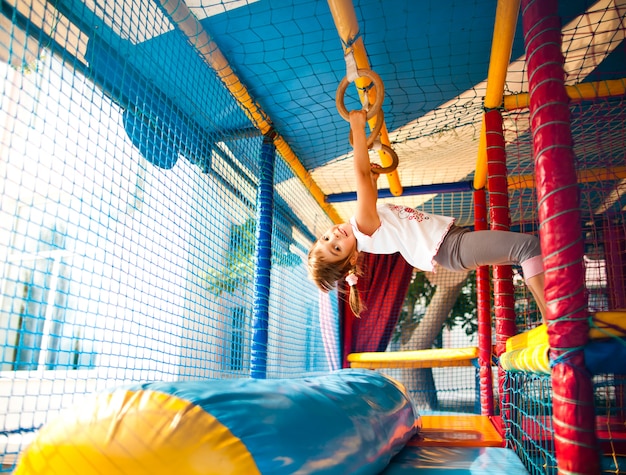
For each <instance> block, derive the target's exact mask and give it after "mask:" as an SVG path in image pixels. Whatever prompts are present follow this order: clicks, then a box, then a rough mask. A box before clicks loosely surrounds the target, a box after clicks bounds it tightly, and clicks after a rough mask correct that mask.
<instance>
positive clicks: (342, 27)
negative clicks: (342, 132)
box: [328, 0, 402, 196]
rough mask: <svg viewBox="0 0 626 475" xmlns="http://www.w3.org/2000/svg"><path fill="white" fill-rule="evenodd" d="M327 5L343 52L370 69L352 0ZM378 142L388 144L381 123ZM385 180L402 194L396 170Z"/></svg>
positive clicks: (383, 158)
mask: <svg viewBox="0 0 626 475" xmlns="http://www.w3.org/2000/svg"><path fill="white" fill-rule="evenodd" d="M328 6H329V7H330V12H331V13H332V15H333V19H334V20H335V26H336V27H337V32H338V33H339V38H340V39H341V41H342V43H343V45H344V54H346V53H349V52H352V53H353V54H354V60H355V62H356V66H357V68H358V69H370V64H369V59H368V58H367V52H366V51H365V46H364V44H363V38H361V37H360V36H357V35H358V34H359V24H358V22H357V19H356V13H355V11H354V5H353V4H352V0H328ZM366 81H367V79H365V78H357V79H356V81H355V83H356V86H357V87H359V88H362V87H364V85H367V84H363V82H366ZM368 94H369V95H370V96H369V99H370V104H371V103H373V102H374V100H375V95H376V94H375V92H374V91H372V90H370V91H368ZM375 120H376V119H375V118H373V119H371V120H370V121H369V124H370V127H373V124H374V123H375ZM380 142H381V143H382V144H385V145H390V143H389V134H388V132H387V126H386V125H385V124H384V123H383V126H382V129H381V131H380ZM379 154H380V159H381V162H382V166H383V167H387V166H389V165H391V162H392V160H391V157H388V156H387V154H385V153H384V152H379ZM387 180H388V181H389V191H390V192H391V194H392V195H394V196H400V195H401V194H402V185H401V184H400V176H399V175H398V171H397V170H396V171H393V172H391V173H388V174H387Z"/></svg>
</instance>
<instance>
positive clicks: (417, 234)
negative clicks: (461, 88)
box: [308, 110, 546, 321]
mask: <svg viewBox="0 0 626 475" xmlns="http://www.w3.org/2000/svg"><path fill="white" fill-rule="evenodd" d="M365 122H366V112H365V111H363V110H357V111H352V112H350V128H351V130H352V136H353V147H354V172H355V176H356V193H357V208H356V213H355V215H354V216H353V217H352V218H351V219H350V222H349V223H342V224H337V225H334V226H332V227H331V228H330V229H328V231H326V232H325V233H324V234H323V235H322V236H321V237H320V238H319V239H318V240H317V241H316V242H315V243H314V244H313V247H312V248H311V250H310V252H309V262H308V266H309V274H310V276H311V278H312V280H313V281H314V282H315V284H316V285H317V286H318V287H319V288H320V289H321V290H323V291H325V292H328V291H329V290H331V289H333V288H334V287H335V285H336V283H337V281H340V280H342V279H344V280H345V281H346V282H347V283H348V285H349V286H350V307H351V308H352V311H353V312H354V314H355V315H357V316H358V315H359V314H360V313H361V312H362V311H363V305H362V303H361V299H360V297H359V292H358V290H357V287H356V283H357V280H358V277H357V276H358V275H359V274H360V270H359V252H360V251H363V252H369V253H372V254H393V253H395V252H400V254H401V255H402V257H404V259H405V260H406V261H407V262H408V263H409V264H411V265H412V266H413V267H416V268H418V269H421V270H423V271H431V270H433V267H434V265H435V264H439V265H440V266H442V267H445V268H446V269H449V270H452V271H461V270H465V271H467V270H471V269H476V268H477V267H479V266H483V265H511V264H519V265H521V266H522V270H523V272H524V278H525V280H526V285H527V286H528V288H529V289H530V291H531V293H532V294H533V297H534V298H535V301H536V302H537V306H538V308H539V311H540V312H541V315H542V316H543V317H544V321H545V311H546V303H545V297H544V293H543V285H544V275H543V259H542V257H541V248H540V246H539V239H537V238H536V237H535V236H531V235H528V234H519V233H513V232H508V231H474V232H470V231H469V230H468V229H464V228H460V227H458V226H455V225H454V218H449V217H446V216H437V215H432V214H427V213H424V212H421V211H417V210H415V209H412V208H407V207H404V206H397V205H391V204H387V205H380V206H377V205H376V201H377V199H378V187H377V186H376V181H377V180H378V176H379V175H378V174H377V173H373V172H372V170H371V164H370V161H369V152H368V148H367V138H366V134H365Z"/></svg>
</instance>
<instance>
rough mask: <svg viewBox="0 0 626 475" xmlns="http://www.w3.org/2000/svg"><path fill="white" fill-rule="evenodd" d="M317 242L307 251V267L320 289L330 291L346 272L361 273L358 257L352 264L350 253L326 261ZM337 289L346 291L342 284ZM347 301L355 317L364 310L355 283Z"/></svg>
mask: <svg viewBox="0 0 626 475" xmlns="http://www.w3.org/2000/svg"><path fill="white" fill-rule="evenodd" d="M318 242H319V241H316V242H315V243H314V244H313V246H312V247H311V250H310V251H309V259H308V268H309V277H310V278H311V280H312V281H313V282H314V283H315V285H317V287H318V288H319V289H320V290H322V291H323V292H329V291H331V290H332V289H334V288H336V287H337V282H338V281H340V280H345V278H346V276H347V275H348V274H355V275H357V276H358V275H361V269H360V268H359V265H358V261H359V259H358V257H357V259H356V263H354V264H353V262H352V261H353V259H352V257H353V256H352V255H350V256H348V257H346V258H345V259H342V260H339V261H334V262H328V261H327V260H326V259H325V258H324V256H323V255H322V253H321V252H320V251H319V249H318V247H317V243H318ZM337 289H338V290H339V291H340V292H342V293H346V290H345V286H344V285H342V286H339V287H337ZM348 302H349V303H350V308H351V309H352V312H353V313H354V314H355V315H356V316H357V317H359V316H360V315H361V312H363V311H364V310H365V306H364V305H363V302H362V301H361V295H360V294H359V289H357V286H356V285H351V286H350V295H349V298H348Z"/></svg>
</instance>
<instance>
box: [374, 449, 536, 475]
mask: <svg viewBox="0 0 626 475" xmlns="http://www.w3.org/2000/svg"><path fill="white" fill-rule="evenodd" d="M444 472H445V473H446V474H449V475H454V474H472V475H484V474H487V473H488V474H490V475H528V471H527V470H526V469H525V468H524V465H523V464H522V462H521V460H520V459H519V457H518V456H517V455H516V454H515V452H513V450H511V449H506V448H500V447H413V446H407V447H405V448H404V449H403V450H402V451H401V452H400V453H399V454H398V455H396V456H395V457H394V458H393V459H392V460H391V463H390V464H389V465H388V466H387V468H386V469H385V470H384V471H382V472H381V475H408V474H416V473H419V474H420V475H429V474H437V475H438V474H441V473H444Z"/></svg>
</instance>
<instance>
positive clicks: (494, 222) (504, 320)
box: [485, 109, 517, 401]
mask: <svg viewBox="0 0 626 475" xmlns="http://www.w3.org/2000/svg"><path fill="white" fill-rule="evenodd" d="M485 138H486V144H487V184H488V187H489V213H490V216H491V229H497V230H500V231H508V230H509V229H510V225H511V220H510V213H509V184H508V177H507V169H506V152H505V148H504V134H503V132H502V115H501V114H500V111H499V110H496V109H493V110H490V111H487V112H486V113H485ZM493 294H494V309H495V318H496V354H497V355H498V356H500V355H501V354H502V353H504V352H505V351H506V340H507V338H509V337H511V336H513V335H515V334H516V333H517V326H516V325H515V288H514V287H513V270H512V267H511V266H494V268H493ZM503 383H504V372H503V371H502V370H499V371H498V390H499V394H500V398H501V399H500V400H501V401H503V399H502V398H503V397H504V390H503Z"/></svg>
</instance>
